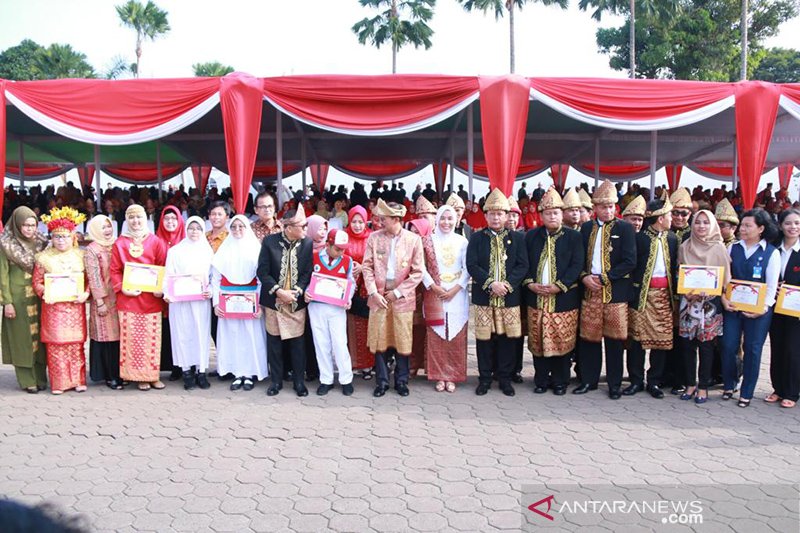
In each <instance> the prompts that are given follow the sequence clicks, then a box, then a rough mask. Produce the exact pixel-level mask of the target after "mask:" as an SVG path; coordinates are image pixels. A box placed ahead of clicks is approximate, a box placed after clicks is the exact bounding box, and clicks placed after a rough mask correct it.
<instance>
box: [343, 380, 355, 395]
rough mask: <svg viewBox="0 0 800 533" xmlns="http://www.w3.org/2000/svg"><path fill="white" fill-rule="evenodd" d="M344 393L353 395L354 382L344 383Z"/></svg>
mask: <svg viewBox="0 0 800 533" xmlns="http://www.w3.org/2000/svg"><path fill="white" fill-rule="evenodd" d="M342 394H344V395H345V396H352V395H353V384H352V383H348V384H347V385H342Z"/></svg>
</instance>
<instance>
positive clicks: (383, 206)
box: [372, 198, 435, 218]
mask: <svg viewBox="0 0 800 533" xmlns="http://www.w3.org/2000/svg"><path fill="white" fill-rule="evenodd" d="M372 212H373V214H376V215H379V216H382V217H399V218H403V217H404V216H406V208H405V206H403V205H401V206H398V207H397V208H392V207H389V204H387V203H386V202H384V201H383V198H380V199H379V200H378V204H377V205H376V206H375V209H373V210H372ZM434 212H435V211H434Z"/></svg>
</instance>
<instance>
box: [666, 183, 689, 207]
mask: <svg viewBox="0 0 800 533" xmlns="http://www.w3.org/2000/svg"><path fill="white" fill-rule="evenodd" d="M669 201H670V203H671V204H672V207H677V208H679V209H689V210H691V209H692V195H691V194H689V190H688V189H686V188H685V187H680V188H679V189H677V190H676V191H675V192H674V193H672V195H671V196H670V197H669Z"/></svg>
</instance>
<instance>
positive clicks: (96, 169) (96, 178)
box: [94, 144, 103, 213]
mask: <svg viewBox="0 0 800 533" xmlns="http://www.w3.org/2000/svg"><path fill="white" fill-rule="evenodd" d="M94 183H95V185H94V187H95V189H96V190H95V194H96V195H97V206H96V208H97V212H98V213H99V212H101V209H102V206H101V205H100V202H101V200H102V198H103V197H102V195H101V194H100V146H99V145H97V144H95V145H94Z"/></svg>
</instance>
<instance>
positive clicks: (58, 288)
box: [44, 272, 83, 303]
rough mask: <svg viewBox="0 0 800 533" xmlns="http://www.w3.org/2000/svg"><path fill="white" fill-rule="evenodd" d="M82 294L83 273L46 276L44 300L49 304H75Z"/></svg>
mask: <svg viewBox="0 0 800 533" xmlns="http://www.w3.org/2000/svg"><path fill="white" fill-rule="evenodd" d="M81 294H83V272H69V273H66V274H45V275H44V299H45V300H47V301H48V302H50V303H58V302H74V301H75V300H77V299H78V297H79V296H80V295H81Z"/></svg>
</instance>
